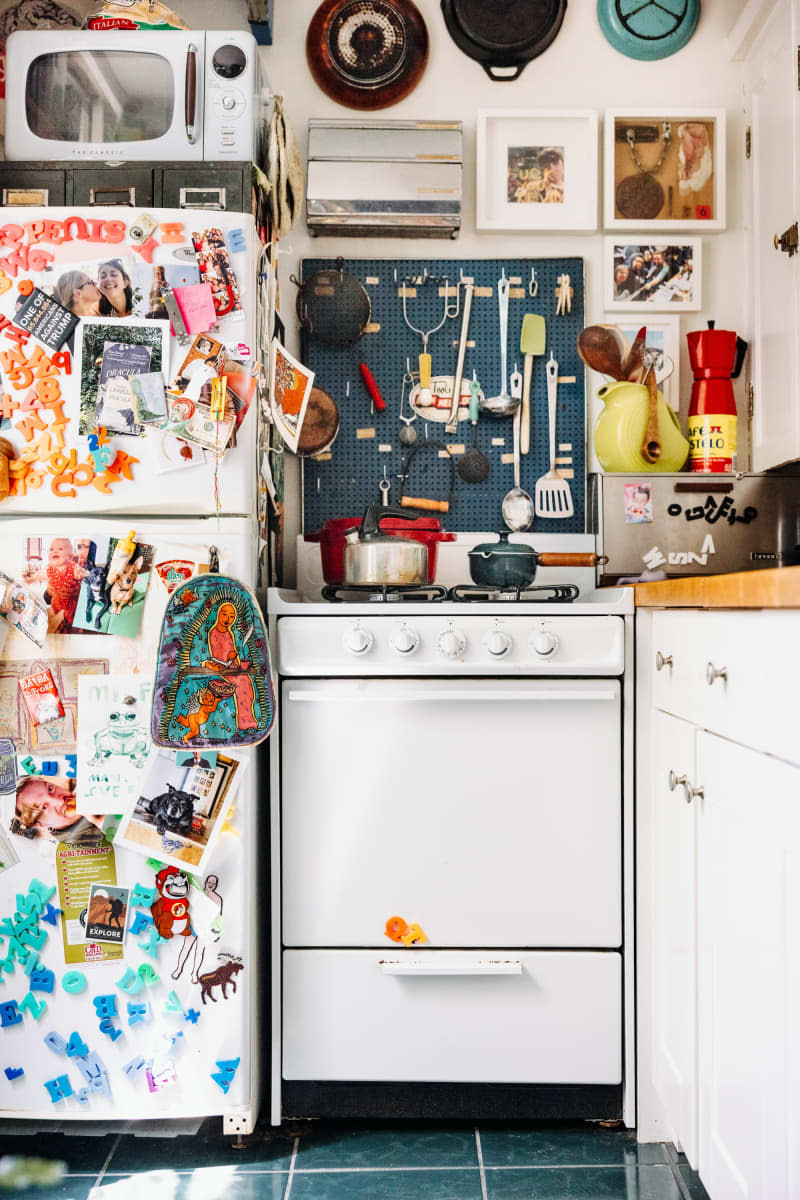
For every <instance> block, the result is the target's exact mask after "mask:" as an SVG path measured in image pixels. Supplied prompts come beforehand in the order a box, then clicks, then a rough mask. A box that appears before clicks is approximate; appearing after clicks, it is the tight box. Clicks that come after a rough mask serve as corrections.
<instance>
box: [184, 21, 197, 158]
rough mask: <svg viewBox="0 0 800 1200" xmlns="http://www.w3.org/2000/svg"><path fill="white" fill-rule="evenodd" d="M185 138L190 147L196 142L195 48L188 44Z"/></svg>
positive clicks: (185, 89) (191, 43)
mask: <svg viewBox="0 0 800 1200" xmlns="http://www.w3.org/2000/svg"><path fill="white" fill-rule="evenodd" d="M184 116H185V120H186V137H187V138H188V140H189V143H190V145H194V143H195V142H196V141H197V46H195V45H194V43H193V42H190V43H189V45H188V46H187V48H186V84H185V88H184Z"/></svg>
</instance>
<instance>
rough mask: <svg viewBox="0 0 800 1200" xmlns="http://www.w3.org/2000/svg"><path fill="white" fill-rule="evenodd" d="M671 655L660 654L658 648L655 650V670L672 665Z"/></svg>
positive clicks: (661, 669)
mask: <svg viewBox="0 0 800 1200" xmlns="http://www.w3.org/2000/svg"><path fill="white" fill-rule="evenodd" d="M672 666H673V661H672V655H671V654H662V653H661V651H660V650H656V670H657V671H663V670H664V667H670V668H671V667H672Z"/></svg>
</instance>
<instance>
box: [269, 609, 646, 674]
mask: <svg viewBox="0 0 800 1200" xmlns="http://www.w3.org/2000/svg"><path fill="white" fill-rule="evenodd" d="M624 656H625V645H624V621H623V618H622V617H617V616H596V617H594V616H587V617H582V616H581V617H579V616H564V617H561V616H545V615H542V616H524V617H523V616H518V617H517V616H487V615H483V616H465V615H458V616H452V617H451V616H448V615H446V614H444V613H437V614H436V615H431V616H427V615H426V616H403V615H402V614H400V613H387V614H386V615H385V616H374V617H373V616H372V615H369V616H349V615H342V616H338V615H337V616H336V617H305V616H304V617H281V618H280V619H279V621H278V670H279V673H280V674H281V675H295V676H301V675H306V676H315V677H319V676H325V675H370V676H372V675H495V676H497V675H554V676H558V675H621V674H622V670H623V664H624Z"/></svg>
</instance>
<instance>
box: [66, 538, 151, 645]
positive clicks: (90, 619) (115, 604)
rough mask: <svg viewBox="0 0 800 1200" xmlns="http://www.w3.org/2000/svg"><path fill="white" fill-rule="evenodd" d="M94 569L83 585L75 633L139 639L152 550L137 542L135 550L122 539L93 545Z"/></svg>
mask: <svg viewBox="0 0 800 1200" xmlns="http://www.w3.org/2000/svg"><path fill="white" fill-rule="evenodd" d="M92 545H93V547H94V557H93V560H92V566H91V568H90V569H89V570H87V571H86V572H85V574H84V576H83V577H82V579H81V582H80V585H79V586H80V590H79V594H78V599H77V603H76V606H75V609H74V612H73V625H74V629H73V632H75V633H84V632H85V633H111V634H115V635H117V636H119V637H136V635H137V633H138V632H139V627H140V626H141V623H142V614H143V612H144V602H145V596H146V593H147V584H148V582H149V580H150V570H151V568H152V565H153V547H152V546H148V545H146V544H145V543H144V542H136V543H135V544H134V548H133V550H132V551H130V549H129V543H127V542H126V541H125V540H124V539H120V538H109V537H106V536H101V537H98V538H97V539H96V540H95V541H94V542H92Z"/></svg>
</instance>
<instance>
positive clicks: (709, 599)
mask: <svg viewBox="0 0 800 1200" xmlns="http://www.w3.org/2000/svg"><path fill="white" fill-rule="evenodd" d="M632 587H633V590H634V595H635V597H636V607H637V608H800V567H781V568H779V569H770V570H764V571H737V572H736V573H734V574H732V575H702V576H695V577H692V578H687V579H662V580H659V581H657V582H653V583H634V584H632Z"/></svg>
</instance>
